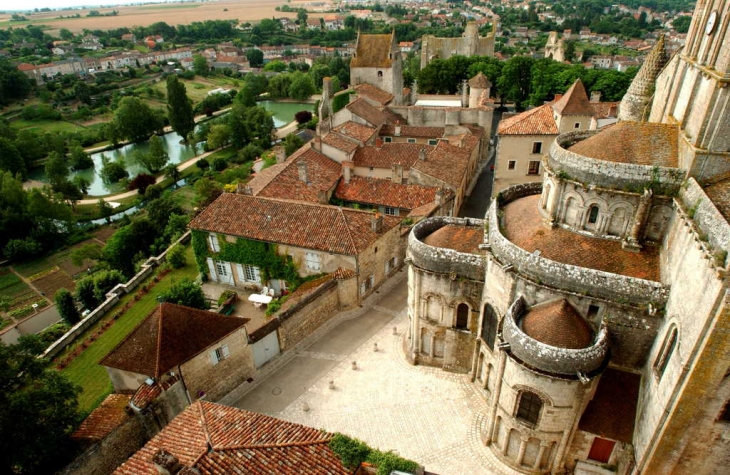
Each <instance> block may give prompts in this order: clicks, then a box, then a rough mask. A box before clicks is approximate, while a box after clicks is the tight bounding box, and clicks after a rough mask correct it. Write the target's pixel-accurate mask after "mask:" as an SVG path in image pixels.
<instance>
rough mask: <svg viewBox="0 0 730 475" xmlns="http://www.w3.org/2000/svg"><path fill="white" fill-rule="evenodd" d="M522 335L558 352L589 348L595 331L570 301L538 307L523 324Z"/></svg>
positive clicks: (534, 308)
mask: <svg viewBox="0 0 730 475" xmlns="http://www.w3.org/2000/svg"><path fill="white" fill-rule="evenodd" d="M520 326H521V328H522V331H523V332H525V334H527V335H528V336H530V337H532V338H534V339H535V340H537V341H539V342H541V343H544V344H546V345H550V346H554V347H557V348H567V349H575V350H577V349H581V348H587V347H588V346H590V345H591V344H592V342H593V330H592V329H591V326H590V325H589V324H588V322H586V321H585V320H584V319H583V317H582V316H581V315H580V314H579V313H578V312H577V311H576V310H575V309H574V308H573V306H572V305H570V303H568V301H567V300H565V299H561V300H557V301H554V302H548V303H543V304H540V305H536V306H534V307H532V308H531V309H530V311H529V312H527V313H526V314H525V315H524V316H523V317H522V320H521V322H520Z"/></svg>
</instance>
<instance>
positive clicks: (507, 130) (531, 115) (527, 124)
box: [497, 104, 558, 135]
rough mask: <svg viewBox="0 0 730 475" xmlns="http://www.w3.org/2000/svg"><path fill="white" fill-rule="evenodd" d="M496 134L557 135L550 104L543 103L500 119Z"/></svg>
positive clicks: (556, 126)
mask: <svg viewBox="0 0 730 475" xmlns="http://www.w3.org/2000/svg"><path fill="white" fill-rule="evenodd" d="M497 135H558V125H557V124H556V123H555V119H554V118H553V108H552V105H551V104H545V105H542V106H540V107H535V108H534V109H530V110H528V111H525V112H522V113H520V114H517V115H514V116H512V117H508V118H506V119H502V120H501V121H499V125H498V127H497Z"/></svg>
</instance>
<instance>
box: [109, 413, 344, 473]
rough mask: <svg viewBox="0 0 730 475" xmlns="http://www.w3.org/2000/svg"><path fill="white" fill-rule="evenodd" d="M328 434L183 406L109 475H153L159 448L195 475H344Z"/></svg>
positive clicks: (261, 418) (248, 415)
mask: <svg viewBox="0 0 730 475" xmlns="http://www.w3.org/2000/svg"><path fill="white" fill-rule="evenodd" d="M331 437H332V435H331V434H328V433H326V432H323V431H321V430H318V429H312V428H310V427H306V426H303V425H300V424H295V423H293V422H286V421H282V420H280V419H276V418H273V417H270V416H265V415H263V414H256V413H253V412H248V411H244V410H242V409H237V408H233V407H227V406H221V405H218V404H214V403H211V402H207V401H197V402H195V403H194V404H192V405H191V406H189V407H188V408H186V409H185V410H184V411H183V412H182V413H181V414H180V415H179V416H177V417H176V418H175V419H173V420H172V422H170V424H168V425H167V427H165V428H164V429H162V431H161V432H160V433H159V434H157V435H156V436H155V437H154V438H153V439H152V440H150V441H149V442H148V443H147V444H145V446H144V447H142V448H141V449H140V450H139V451H138V452H137V453H136V454H134V455H133V456H132V457H130V458H129V460H127V461H126V462H124V463H123V464H122V465H120V466H119V467H117V469H116V470H115V471H114V475H157V474H158V471H157V469H156V468H155V465H154V464H153V463H152V457H153V456H154V455H155V454H156V453H158V452H159V451H160V450H161V449H164V450H165V451H167V452H169V453H170V454H172V455H173V456H174V457H175V458H177V460H178V461H179V462H180V464H181V465H183V466H187V467H192V468H195V469H197V470H198V471H199V473H200V474H201V475H222V474H234V473H240V474H244V473H245V474H250V475H270V474H273V473H276V474H281V475H320V474H331V475H340V474H341V475H346V474H350V473H351V472H352V471H351V470H348V469H347V468H345V467H344V466H343V465H342V463H341V462H340V459H339V458H338V457H337V456H336V455H335V454H334V452H332V450H331V449H330V448H329V441H330V439H331Z"/></svg>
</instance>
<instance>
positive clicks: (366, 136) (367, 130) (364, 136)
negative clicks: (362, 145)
mask: <svg viewBox="0 0 730 475" xmlns="http://www.w3.org/2000/svg"><path fill="white" fill-rule="evenodd" d="M332 130H333V131H335V132H337V133H340V134H342V135H346V136H348V137H350V138H353V139H355V140H357V141H358V142H367V141H368V140H370V139H371V138H372V136H373V135H375V132H377V130H378V129H377V128H375V127H369V126H367V125H363V124H358V123H357V122H353V121H351V120H348V121H347V122H345V123H344V124H341V125H338V126H337V127H335V128H334V129H332Z"/></svg>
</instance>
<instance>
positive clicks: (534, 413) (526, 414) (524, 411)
mask: <svg viewBox="0 0 730 475" xmlns="http://www.w3.org/2000/svg"><path fill="white" fill-rule="evenodd" d="M519 398H520V402H519V404H518V406H517V415H516V417H517V419H519V420H521V421H523V422H526V423H528V424H530V425H533V426H536V425H537V421H538V420H539V419H540V411H542V399H540V396H538V395H537V394H535V393H531V392H529V391H523V392H521V393H520V395H519Z"/></svg>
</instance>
